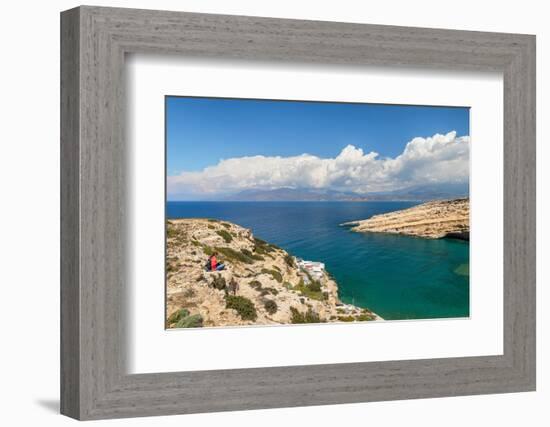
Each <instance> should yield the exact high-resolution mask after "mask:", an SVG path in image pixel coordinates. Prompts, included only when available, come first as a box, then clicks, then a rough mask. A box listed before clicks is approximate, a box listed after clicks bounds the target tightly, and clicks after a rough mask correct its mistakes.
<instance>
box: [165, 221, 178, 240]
mask: <svg viewBox="0 0 550 427" xmlns="http://www.w3.org/2000/svg"><path fill="white" fill-rule="evenodd" d="M177 235H178V230H177V229H176V227H174V226H173V225H171V224H169V225H168V227H167V228H166V237H168V238H169V239H173V238H174V237H176V236H177Z"/></svg>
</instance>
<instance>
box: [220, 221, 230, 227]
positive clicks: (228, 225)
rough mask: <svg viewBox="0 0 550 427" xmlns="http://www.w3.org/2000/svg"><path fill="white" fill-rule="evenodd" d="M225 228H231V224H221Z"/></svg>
mask: <svg viewBox="0 0 550 427" xmlns="http://www.w3.org/2000/svg"><path fill="white" fill-rule="evenodd" d="M221 224H222V225H223V226H224V227H225V228H231V224H228V223H227V222H222V223H221Z"/></svg>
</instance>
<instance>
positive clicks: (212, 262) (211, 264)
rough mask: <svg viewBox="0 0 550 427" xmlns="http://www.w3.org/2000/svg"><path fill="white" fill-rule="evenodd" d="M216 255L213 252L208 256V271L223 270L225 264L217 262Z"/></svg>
mask: <svg viewBox="0 0 550 427" xmlns="http://www.w3.org/2000/svg"><path fill="white" fill-rule="evenodd" d="M216 255H217V253H216V252H214V253H213V254H212V255H210V258H208V264H207V269H208V271H221V270H223V269H224V268H225V264H223V263H221V262H218V260H217V259H216Z"/></svg>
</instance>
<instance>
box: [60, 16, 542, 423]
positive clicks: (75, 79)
mask: <svg viewBox="0 0 550 427" xmlns="http://www.w3.org/2000/svg"><path fill="white" fill-rule="evenodd" d="M161 18H162V19H161ZM176 18H177V19H176ZM256 19H257V20H258V22H261V24H262V25H266V26H268V27H271V26H273V25H274V24H276V22H275V21H278V23H286V24H289V22H290V21H293V20H281V19H272V18H271V19H270V18H256V17H238V16H231V17H229V16H220V15H206V14H187V13H183V12H163V11H146V10H135V9H116V8H98V7H90V6H82V7H80V8H76V9H72V10H69V11H67V12H63V13H62V32H61V39H62V40H61V41H62V43H61V46H62V66H61V81H62V85H61V95H62V96H61V119H62V120H61V126H62V129H61V165H62V170H61V187H62V197H61V204H62V206H61V231H62V241H61V251H62V263H61V278H62V283H61V314H62V329H61V354H62V360H61V402H62V404H61V408H62V409H61V411H62V413H63V414H65V415H68V416H71V417H73V418H77V419H105V418H120V417H132V416H151V415H163V414H164V415H167V414H180V413H194V412H195V413H196V412H212V411H225V410H246V409H260V408H276V407H288V406H309V405H315V404H337V403H351V402H364V401H369V400H370V401H374V400H394V399H410V398H422V397H435V396H451V395H455V396H456V395H464V394H481V393H498V392H514V391H527V390H533V389H534V384H535V335H534V325H535V318H534V301H535V275H534V271H533V268H534V255H535V252H534V249H535V243H534V240H533V239H534V231H535V223H534V220H535V212H534V208H535V200H534V197H535V192H534V189H535V184H534V160H535V122H534V114H535V104H534V103H535V81H534V78H535V74H534V73H535V70H534V66H535V48H534V37H533V36H524V35H517V34H492V33H472V32H460V31H455V32H453V31H450V30H427V29H421V28H419V29H416V28H407V27H387V28H385V29H384V28H379V27H375V26H369V25H367V24H351V26H350V24H341V25H342V26H345V28H347V29H353V31H357V32H359V33H360V34H359V35H358V37H368V36H370V31H371V30H372V31H377V32H378V34H379V35H380V37H383V38H385V37H386V36H385V34H384V32H385V31H389V30H391V31H400V32H403V31H405V32H406V34H405V35H406V36H407V40H408V39H410V38H412V39H414V38H415V37H417V36H422V37H427V36H430V41H429V42H428V44H429V45H432V44H435V45H436V46H439V45H442V44H447V45H449V46H451V47H452V46H453V45H452V43H453V42H454V43H458V42H461V40H462V38H463V37H465V34H466V35H467V36H468V37H469V38H471V40H470V43H473V44H474V46H475V44H476V43H477V45H478V46H480V48H481V47H483V48H486V49H488V47H487V46H489V47H490V46H491V45H495V43H496V44H498V47H497V46H496V45H495V49H497V50H498V52H499V54H498V55H491V58H490V59H487V60H484V61H483V62H482V65H481V66H480V68H481V69H491V70H494V69H495V68H498V69H502V67H504V68H506V71H507V72H508V73H509V74H508V77H509V79H508V80H507V81H508V86H507V87H506V83H505V90H508V91H510V97H509V100H508V103H506V102H505V120H508V121H509V123H506V122H505V132H508V137H506V136H505V140H507V141H508V142H509V145H510V147H509V149H508V150H506V147H505V168H506V169H505V177H504V179H505V186H506V185H508V189H506V188H505V195H504V197H505V207H507V208H510V209H509V214H508V219H506V218H505V225H509V226H510V229H508V233H507V234H508V235H509V237H508V240H506V239H505V241H504V243H505V246H506V243H510V245H511V246H510V249H509V252H508V253H509V254H511V255H512V256H510V258H508V260H509V261H511V262H510V263H509V265H508V267H505V268H507V270H505V271H507V272H510V274H511V275H512V276H511V277H512V279H511V280H510V286H508V287H507V288H508V295H507V297H508V304H509V305H508V306H506V301H507V299H506V295H505V307H504V311H505V313H507V314H508V315H507V316H506V317H505V325H504V327H505V330H506V328H510V329H513V331H510V333H508V334H506V333H505V340H504V341H505V358H504V359H503V358H501V357H494V358H492V359H491V358H487V359H486V360H485V359H483V360H481V359H480V358H473V359H472V360H473V361H477V362H476V363H479V366H477V368H476V370H472V371H471V373H464V372H463V368H464V367H465V366H462V364H463V363H464V364H466V365H467V363H466V362H467V360H462V359H457V360H456V361H455V363H458V364H459V365H458V366H459V368H457V367H456V365H455V367H453V368H452V369H451V370H450V371H449V370H448V369H447V370H446V371H445V369H442V370H441V372H442V374H445V372H447V374H448V375H449V379H451V378H455V377H456V378H457V379H458V380H460V382H458V383H456V384H450V385H449V386H443V385H441V384H440V385H439V386H438V387H439V388H440V389H441V393H442V394H439V392H435V393H432V391H433V390H432V388H431V387H430V385H429V384H428V383H419V382H418V379H419V378H418V375H420V374H418V375H416V377H414V378H408V377H407V372H408V371H407V366H409V370H410V369H411V368H412V367H419V366H424V364H425V363H427V364H428V366H431V362H430V361H429V360H426V361H418V362H409V363H408V364H407V361H403V363H405V364H407V366H404V367H403V368H401V367H399V368H395V367H393V368H391V367H390V365H392V364H388V362H381V363H380V367H381V368H382V367H384V368H383V369H382V371H383V372H382V373H381V375H382V376H383V378H378V377H380V375H378V374H376V375H374V376H372V375H371V374H367V373H365V375H364V376H363V377H361V378H357V379H356V380H354V379H353V377H350V381H351V383H353V384H350V383H344V382H343V381H342V379H343V378H342V377H341V376H340V375H339V372H340V369H341V368H340V367H338V369H336V368H334V367H333V368H332V369H334V375H335V376H334V378H340V380H339V382H338V381H337V382H336V384H334V383H332V382H331V385H330V387H327V386H326V384H325V383H326V380H327V381H332V380H331V378H330V377H331V375H328V377H327V375H325V378H323V379H322V381H321V382H322V383H319V384H310V382H311V379H312V378H315V372H316V371H317V370H319V369H322V368H321V367H317V368H312V367H307V368H308V369H307V376H308V377H307V378H305V377H304V378H302V380H303V381H307V384H306V383H304V384H302V382H300V381H298V380H295V382H296V386H297V387H296V388H294V387H293V386H292V385H290V386H289V387H287V392H290V393H289V394H290V395H289V396H286V397H285V399H286V400H285V399H282V398H280V397H277V396H276V395H275V397H274V395H273V393H271V391H266V390H265V389H264V386H265V383H266V381H268V382H269V379H268V377H267V375H268V374H269V373H273V374H275V373H278V372H283V371H284V372H285V375H288V376H289V378H293V379H294V377H293V376H291V375H293V373H296V372H299V370H297V369H296V367H294V368H291V369H285V370H280V369H274V368H265V369H263V372H264V374H262V375H264V376H263V377H262V376H258V375H256V374H255V373H253V372H243V373H242V376H240V377H239V381H238V384H237V385H236V386H237V387H241V389H238V388H237V390H238V391H239V393H238V394H239V395H240V396H239V398H237V399H235V400H234V401H232V402H229V403H227V404H226V405H222V406H220V405H218V406H209V405H208V400H209V399H208V397H210V398H212V397H213V396H214V395H215V394H216V393H217V392H219V390H217V388H220V389H221V390H222V391H223V389H224V388H229V389H232V390H235V389H234V387H235V384H233V383H232V381H234V379H232V378H233V377H234V376H235V375H237V376H238V372H232V371H228V372H223V371H219V372H210V373H201V372H195V373H191V374H185V375H178V373H175V375H160V374H147V375H143V376H136V375H132V376H129V377H124V378H121V377H120V376H119V375H118V374H123V373H121V372H120V370H121V368H123V364H124V361H123V359H121V358H120V356H121V355H120V354H118V353H117V352H118V351H120V348H119V344H118V343H117V341H116V339H115V338H116V337H113V336H111V335H112V334H113V333H114V334H115V335H117V334H120V333H121V331H122V330H123V328H121V329H119V327H120V326H121V325H120V323H117V321H120V320H121V317H120V313H115V314H112V312H113V309H115V308H118V307H117V304H118V303H117V302H116V301H114V300H117V299H119V298H121V297H122V293H120V289H118V287H119V286H121V285H122V283H120V278H117V277H116V276H115V275H114V274H113V273H116V271H118V267H116V263H113V260H114V259H115V258H113V257H110V255H116V254H119V253H122V250H123V247H122V246H120V247H119V245H120V242H115V243H116V244H115V245H114V246H109V245H107V244H106V243H108V242H109V241H110V242H112V241H113V239H115V238H116V236H117V235H118V234H117V233H118V232H117V231H116V230H120V229H119V228H118V229H117V228H116V227H115V228H113V226H120V225H121V223H120V222H119V221H120V219H123V212H122V211H120V210H119V209H118V208H119V206H118V205H117V203H116V200H117V198H118V196H119V195H120V194H119V192H121V191H122V193H123V192H124V190H123V188H121V187H119V188H116V189H115V190H112V194H111V193H109V194H107V195H103V196H98V191H101V190H102V189H104V188H105V186H110V183H112V182H123V181H124V179H123V178H124V174H121V173H118V172H116V171H115V170H114V169H113V168H112V166H113V163H112V161H113V160H116V159H120V155H121V154H122V153H121V152H120V151H119V150H120V149H121V147H113V145H116V144H117V143H118V141H119V140H120V137H121V136H123V133H124V132H123V131H122V130H121V129H119V128H118V127H119V126H121V125H120V124H116V123H115V122H111V120H114V119H112V117H114V116H111V115H110V114H115V115H116V114H120V113H121V112H123V108H122V109H119V107H121V105H120V104H119V103H120V99H119V100H118V101H117V100H116V98H113V96H114V95H113V93H111V89H113V88H114V89H115V90H116V92H117V93H118V91H119V90H121V89H122V87H121V86H118V85H120V84H121V81H120V79H121V75H120V72H121V71H122V70H121V69H120V68H117V67H120V64H118V65H117V61H118V60H119V59H120V57H119V55H120V54H121V53H123V50H124V46H121V45H118V46H117V44H118V43H119V42H121V41H124V42H125V43H126V42H128V40H129V41H130V42H132V43H134V41H133V37H137V38H138V39H139V40H138V41H137V42H136V43H135V46H136V47H137V48H138V49H141V48H142V47H143V46H144V45H146V44H147V43H146V42H147V40H148V39H147V37H155V40H157V42H156V43H155V44H154V46H152V48H151V46H149V45H147V46H145V47H147V48H151V49H152V50H157V49H160V51H163V43H164V44H167V43H169V46H172V43H173V37H176V40H177V36H178V34H179V32H180V31H182V30H185V29H186V27H185V26H186V25H190V24H193V25H195V26H197V27H198V28H199V32H203V31H204V34H209V31H208V28H207V27H209V26H211V25H219V24H220V20H221V23H223V25H224V26H228V25H229V24H231V23H232V22H233V21H232V20H235V21H236V22H237V23H239V24H240V25H241V24H243V25H244V24H245V23H246V25H248V24H249V23H252V24H253V25H255V22H256V21H255V20H256ZM203 20H207V21H208V22H207V23H205V22H203ZM230 21H231V22H230ZM304 22H310V24H308V25H313V26H314V27H313V28H312V30H313V31H314V32H319V35H318V36H317V37H321V38H322V37H324V34H321V29H322V30H323V31H325V30H326V29H328V28H329V29H332V30H338V27H337V26H335V23H315V22H314V21H304ZM174 23H175V24H174ZM297 23H298V21H293V22H292V23H291V24H292V25H296V24H297ZM153 24H155V27H154V28H153V27H151V25H153ZM157 24H158V25H159V27H158V28H160V29H159V30H158V31H159V33H158V34H155V32H154V31H157V27H156V25H157ZM207 24H208V25H207ZM163 25H165V26H163ZM174 25H175V27H174ZM317 25H319V26H321V27H322V28H321V29H318V28H317ZM363 25H364V26H363ZM120 26H123V27H124V29H123V28H121V27H120ZM167 26H168V27H169V28H168V27H167ZM167 28H168V29H167ZM292 28H294V27H292ZM363 28H364V29H365V33H363ZM152 29H154V31H152ZM367 30H368V31H367ZM224 31H225V30H224ZM227 31H229V32H230V31H231V30H227ZM293 31H294V30H293ZM409 32H410V34H409ZM392 34H393V33H392ZM199 35H200V34H199ZM401 35H403V34H401ZM122 36H123V38H121V39H119V37H122ZM447 36H448V37H447ZM388 37H389V39H390V40H393V36H391V37H390V36H388ZM443 39H444V40H443ZM166 40H170V41H169V42H167V41H166ZM209 41H210V42H211V43H214V44H215V42H216V40H215V39H212V40H209ZM393 41H395V40H393ZM500 41H502V43H500ZM188 42H189V43H191V47H193V48H194V49H196V48H197V46H198V47H201V44H200V43H196V42H191V41H188ZM259 42H260V43H261V40H259ZM181 43H183V42H181ZM395 43H396V46H397V49H399V46H400V44H403V43H405V42H400V41H396V42H395ZM499 43H500V44H499ZM175 46H176V47H175V48H171V49H172V50H171V49H164V51H165V52H169V53H174V52H176V51H177V53H181V52H185V51H192V49H191V50H188V48H187V47H185V49H184V48H183V47H180V46H179V45H177V43H176V45H175ZM369 46H374V49H375V50H374V51H373V52H374V54H376V52H380V49H379V48H378V47H376V45H375V44H374V43H373V44H371V45H369V44H367V45H366V47H369ZM209 49H210V50H212V49H213V48H212V47H211V46H210V45H206V53H208V52H209ZM320 49H321V50H320V52H321V53H325V54H326V53H327V52H328V53H330V52H333V51H334V49H333V48H331V47H327V48H326V49H325V47H324V46H323V47H322V48H320ZM258 51H259V50H258V49H257V48H256V49H255V50H254V52H258ZM216 52H217V51H216ZM251 52H252V51H251ZM251 52H248V51H247V52H246V53H245V54H244V56H245V57H246V56H249V55H250V54H251ZM277 52H278V51H277ZM292 52H293V51H292V50H289V51H288V52H286V53H285V52H283V53H282V54H280V53H278V54H277V57H278V56H282V57H284V58H287V59H292V58H291V57H292V56H293V53H292ZM353 52H354V51H353V50H350V51H349V52H348V53H346V54H345V55H348V56H349V55H351V54H352V53H353ZM490 52H492V51H490ZM201 53H202V50H201ZM459 54H460V55H458V56H457V58H459V59H460V60H464V59H465V60H466V62H467V64H462V63H461V65H462V66H463V67H466V68H468V67H471V66H472V65H474V66H475V65H476V62H475V61H473V60H472V61H473V62H472V61H470V59H468V58H470V56H468V55H467V54H468V52H464V51H463V50H462V51H460V52H459ZM241 55H243V53H242V52H238V56H241ZM285 55H286V57H285ZM345 55H344V56H343V58H344V60H345V59H346V56H345ZM430 55H431V54H430V51H429V52H428V53H427V54H426V55H424V56H422V58H420V59H415V60H414V61H413V62H415V63H417V62H419V63H420V64H421V65H422V64H423V63H424V62H426V61H429V60H430V58H429V57H430ZM390 56H391V55H390ZM384 57H385V56H384ZM312 58H313V59H314V60H315V62H318V61H317V58H316V56H315V55H313V56H312ZM476 58H478V57H476ZM504 59H506V63H504V62H503V61H504ZM477 60H478V59H476V61H477ZM369 61H370V60H369ZM391 61H392V58H391V57H390V62H391ZM508 61H510V62H508ZM440 65H442V66H448V65H449V64H447V63H445V64H440ZM113 66H114V67H115V68H113ZM474 68H475V67H474ZM101 85H103V86H101ZM118 94H119V95H120V94H121V93H118ZM105 123H107V124H108V126H107V127H105V126H98V124H99V125H101V124H105ZM119 132H120V133H119ZM111 144H113V145H111ZM522 144H523V145H522ZM106 154H107V155H109V157H105V155H106ZM112 154H114V155H115V157H116V159H111V160H109V159H110V156H111V155H112ZM507 155H508V160H506V158H507ZM102 162H107V164H105V163H102ZM530 168H531V169H530ZM119 185H120V184H119ZM107 188H109V187H107ZM113 195H114V196H115V197H114V199H113ZM506 200H507V202H506ZM113 208H115V210H116V212H114V211H113ZM106 212H111V217H110V218H109V217H107V216H106V215H105V213H106ZM113 215H114V216H113ZM505 216H506V215H505ZM109 230H111V234H110V235H108V236H107V235H106V233H107V232H109ZM112 232H115V235H113V234H112ZM505 236H506V233H505ZM530 257H532V258H530ZM120 259H121V260H123V258H120ZM505 259H506V258H505ZM101 261H103V262H105V261H107V262H108V264H107V267H105V266H102V265H101ZM107 283H109V284H111V285H114V289H113V288H112V286H111V289H107V288H106V286H107V285H106V284H107ZM505 292H506V289H505ZM106 314H107V316H105V315H106ZM115 325H118V326H117V327H116V331H115V330H113V329H112V327H113V326H115ZM503 361H504V362H505V366H502V362H503ZM449 362H451V361H449ZM435 363H439V364H440V365H441V366H440V368H444V367H447V365H448V363H447V361H441V360H438V359H436V360H435ZM401 365H402V364H400V365H399V366H401ZM470 365H471V363H470ZM369 366H374V365H369ZM304 368H306V367H304ZM245 371H250V370H245ZM401 371H403V372H402V374H401ZM430 372H431V370H430ZM397 373H399V374H400V375H405V379H406V380H407V381H408V383H407V384H405V385H404V387H403V386H399V385H393V383H392V381H393V379H394V378H398V376H396V374H397ZM304 375H306V373H305V372H304ZM298 376H299V375H298ZM242 377H245V378H244V379H245V381H243V378H242ZM208 378H210V379H208ZM426 378H428V377H426ZM220 379H223V381H221V383H220ZM428 379H429V378H428ZM121 380H123V381H124V382H123V383H120V381H121ZM172 380H173V384H172ZM184 380H185V381H187V382H188V381H189V380H192V381H191V383H193V384H194V386H195V387H194V388H193V389H191V390H189V389H186V388H184V387H182V381H184ZM359 380H361V381H362V380H365V381H374V383H372V384H369V385H368V386H366V385H365V384H363V383H360V382H361V381H359ZM126 381H128V384H126ZM425 381H427V379H426V380H425ZM463 381H467V382H465V383H464V382H463ZM274 382H275V383H276V382H277V381H274ZM394 382H395V381H394ZM216 384H217V386H216ZM310 385H311V386H314V387H317V388H316V389H314V390H312V389H311V388H310ZM287 386H288V384H287ZM298 386H303V387H302V388H303V390H304V391H305V395H303V396H301V398H300V399H299V400H298V401H292V402H291V404H289V403H290V402H289V401H288V399H289V398H290V397H292V396H291V395H292V394H297V392H298V391H299V387H298ZM172 387H173V389H172ZM339 387H340V388H341V390H340V389H339ZM251 390H255V391H251ZM381 391H382V392H381ZM251 392H252V393H255V392H256V393H258V395H257V396H252V395H251ZM203 393H204V394H203ZM319 393H329V396H330V398H325V399H324V400H321V401H319V400H317V401H315V400H313V398H314V397H315V396H318V395H319ZM373 393H374V394H373ZM373 395H375V396H376V397H374V398H372V396H373Z"/></svg>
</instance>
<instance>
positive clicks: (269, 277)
mask: <svg viewBox="0 0 550 427" xmlns="http://www.w3.org/2000/svg"><path fill="white" fill-rule="evenodd" d="M166 238H167V256H166V275H167V289H166V292H167V298H166V301H167V307H166V315H167V317H166V326H167V327H168V328H186V327H201V326H235V325H259V324H266V325H269V324H292V323H295V324H301V323H321V322H338V321H342V322H346V321H364V320H377V319H380V317H378V316H377V315H376V314H374V313H372V312H371V311H370V310H368V309H363V308H359V307H355V306H351V305H346V304H342V303H341V302H340V301H339V299H338V286H337V284H336V282H335V281H334V280H333V279H332V278H331V277H330V276H329V275H328V274H326V273H324V274H323V275H322V277H321V278H320V279H319V280H313V279H311V277H308V274H307V272H304V271H303V270H301V269H300V268H299V267H298V266H297V264H296V260H295V258H294V257H293V256H292V255H291V254H289V253H287V252H286V251H284V250H283V249H281V248H279V247H278V246H276V245H274V244H271V243H268V242H266V241H264V240H262V239H259V238H257V237H255V236H253V234H252V232H251V231H250V230H248V229H246V228H243V227H240V226H238V225H236V224H232V223H229V222H226V221H217V220H214V219H174V220H169V221H167V230H166ZM213 253H216V254H217V259H218V261H219V262H222V263H224V265H225V268H224V269H223V270H221V271H207V269H206V268H205V264H206V263H207V260H208V257H209V256H210V255H212V254H213Z"/></svg>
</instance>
